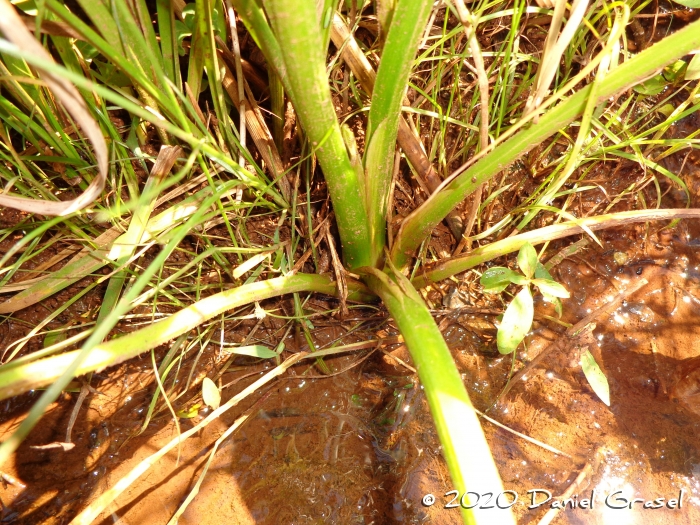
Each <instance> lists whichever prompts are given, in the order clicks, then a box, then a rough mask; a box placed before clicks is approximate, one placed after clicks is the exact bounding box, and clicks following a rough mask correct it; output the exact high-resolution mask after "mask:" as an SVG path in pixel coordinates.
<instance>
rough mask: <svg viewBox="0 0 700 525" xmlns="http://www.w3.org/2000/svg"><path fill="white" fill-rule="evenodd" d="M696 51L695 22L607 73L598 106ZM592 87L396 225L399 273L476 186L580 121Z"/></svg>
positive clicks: (699, 39)
mask: <svg viewBox="0 0 700 525" xmlns="http://www.w3.org/2000/svg"><path fill="white" fill-rule="evenodd" d="M699 48H700V21H696V22H693V23H691V24H688V25H687V26H686V27H684V28H683V29H681V30H679V31H678V32H676V33H674V34H672V35H670V36H668V37H666V38H664V39H663V40H662V41H660V42H658V43H657V44H655V45H653V46H651V47H650V48H648V49H646V50H645V51H642V52H641V53H639V54H638V55H637V56H635V57H634V58H632V59H631V60H629V61H627V62H625V63H624V64H622V65H620V66H619V67H618V68H616V69H614V70H613V71H611V72H610V73H609V74H608V75H607V76H606V77H605V79H603V80H602V81H601V82H600V84H599V85H598V87H597V95H598V96H597V101H596V103H597V104H598V103H601V102H603V101H605V100H606V99H609V98H610V97H612V96H615V95H617V94H619V93H621V92H623V91H625V90H627V89H629V88H631V87H632V86H634V85H636V84H638V83H640V82H642V81H644V80H645V79H647V78H649V77H651V76H653V75H655V74H656V73H658V72H659V71H660V70H661V69H663V67H664V66H666V65H667V64H669V63H671V62H673V61H674V60H676V59H678V58H679V57H682V56H684V55H686V54H688V53H689V52H691V51H692V50H694V49H699ZM591 90H592V86H590V85H589V86H586V87H585V88H582V89H581V90H580V91H578V92H577V93H576V94H574V95H572V96H571V97H569V98H568V99H566V100H564V101H563V102H561V103H560V104H559V105H558V106H556V107H555V108H554V109H552V110H550V111H548V112H547V113H545V114H544V115H543V116H542V117H541V118H540V120H539V122H538V123H537V124H533V125H532V126H531V127H530V128H529V129H527V130H525V131H521V132H520V133H518V134H517V135H515V136H513V137H512V138H510V139H508V140H506V141H505V142H503V143H502V144H500V145H498V146H496V148H494V150H493V151H492V152H491V153H489V154H488V155H486V156H485V157H483V158H482V159H480V160H479V161H478V162H476V163H475V164H474V165H473V166H471V167H470V168H469V169H467V170H466V171H465V172H464V173H462V174H461V175H459V176H458V177H457V178H455V179H454V180H453V181H452V182H450V183H449V184H447V186H445V188H443V189H442V190H441V191H439V192H437V193H434V194H433V195H432V196H431V197H430V198H429V199H428V200H427V201H426V202H425V203H423V205H422V206H420V207H419V208H417V209H416V210H415V211H414V212H413V213H411V214H410V215H409V216H408V217H407V218H406V219H405V220H404V221H403V223H402V224H401V229H400V230H399V233H398V234H397V237H396V240H395V242H394V246H393V249H392V253H391V257H392V260H393V262H394V264H395V265H396V266H397V267H404V266H405V265H406V264H407V263H408V260H409V258H410V257H411V256H412V255H413V254H414V252H415V250H416V249H417V248H418V246H420V244H421V242H423V240H424V239H425V238H426V237H427V236H428V235H430V232H431V231H432V230H433V228H435V226H437V225H438V224H439V223H440V222H441V221H442V220H443V219H444V218H445V217H446V216H447V214H448V213H449V212H450V211H451V210H452V209H453V208H454V207H455V206H457V204H459V203H460V202H461V201H462V200H464V198H466V197H467V196H468V195H469V194H470V193H472V192H473V191H474V190H475V189H476V188H477V187H479V185H481V184H482V183H484V182H486V181H488V180H489V179H491V178H492V177H494V176H495V175H497V174H498V173H500V172H501V171H502V170H504V169H505V168H506V167H507V166H508V165H510V164H511V163H512V162H513V161H515V160H516V159H517V158H518V157H520V156H522V155H524V154H525V153H527V152H528V151H530V149H532V148H533V147H534V146H536V145H537V144H539V143H541V142H542V141H544V140H546V139H547V138H548V137H550V136H552V135H553V134H555V133H556V132H557V131H559V130H560V129H562V128H564V127H566V126H567V125H568V124H569V123H571V122H572V121H573V120H574V119H575V118H576V117H578V116H579V115H581V113H582V112H583V111H584V109H585V107H586V103H587V100H588V98H589V95H590V93H591Z"/></svg>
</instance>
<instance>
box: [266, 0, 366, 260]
mask: <svg viewBox="0 0 700 525" xmlns="http://www.w3.org/2000/svg"><path fill="white" fill-rule="evenodd" d="M265 7H266V11H267V13H268V15H269V17H270V22H271V25H272V28H273V30H274V32H275V35H276V37H277V41H278V42H279V47H280V51H281V54H282V58H283V60H284V63H285V66H286V69H287V76H288V81H289V84H290V85H291V89H292V97H293V98H292V103H293V104H294V108H295V109H296V112H297V115H298V116H299V120H300V121H301V124H302V126H303V128H304V130H305V132H306V135H307V137H308V140H309V143H310V144H311V146H312V148H313V150H314V153H315V154H316V156H317V157H318V160H319V162H320V164H321V167H322V168H323V173H324V175H325V179H326V183H327V184H328V190H329V192H330V194H331V200H332V201H333V208H334V209H335V216H336V222H337V224H338V230H339V233H340V240H341V243H342V245H343V257H344V259H345V263H346V265H347V266H348V267H349V268H351V269H352V268H357V267H359V266H367V265H371V264H373V261H371V258H370V254H371V251H370V236H369V226H368V221H367V212H366V210H365V206H364V203H363V202H364V201H363V198H362V192H361V191H360V182H359V179H358V176H357V172H356V171H355V169H354V168H353V166H352V164H351V162H350V159H349V157H348V152H347V150H346V148H345V142H344V141H343V136H342V134H341V131H340V125H339V124H338V119H337V117H336V114H335V109H334V107H333V100H332V99H331V92H330V89H329V79H328V74H327V72H326V63H325V52H324V48H323V44H322V41H321V33H320V31H319V22H318V18H317V15H316V6H315V3H314V2H313V1H311V0H299V1H297V2H293V3H290V2H288V1H285V0H269V1H266V2H265ZM299 94H303V96H298V95H299ZM295 95H297V96H295Z"/></svg>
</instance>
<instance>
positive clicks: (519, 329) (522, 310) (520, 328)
mask: <svg viewBox="0 0 700 525" xmlns="http://www.w3.org/2000/svg"><path fill="white" fill-rule="evenodd" d="M534 314H535V311H534V308H533V305H532V294H531V293H530V288H528V287H527V286H526V287H525V288H523V289H522V290H520V292H518V295H516V296H515V298H514V299H513V301H512V302H511V303H510V304H509V305H508V308H506V312H505V313H504V314H503V321H501V324H500V326H499V327H498V334H497V335H496V342H497V343H498V351H499V352H500V353H502V354H510V353H511V352H513V351H514V350H515V349H516V348H517V347H518V345H519V344H520V343H521V342H522V340H523V339H525V336H526V335H527V333H528V332H529V331H530V327H531V326H532V319H533V317H534Z"/></svg>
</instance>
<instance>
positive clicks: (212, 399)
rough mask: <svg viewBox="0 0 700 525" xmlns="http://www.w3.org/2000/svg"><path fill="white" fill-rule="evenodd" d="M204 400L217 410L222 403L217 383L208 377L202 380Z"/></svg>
mask: <svg viewBox="0 0 700 525" xmlns="http://www.w3.org/2000/svg"><path fill="white" fill-rule="evenodd" d="M202 401H204V404H205V405H207V406H208V407H210V408H211V409H212V410H216V409H217V408H219V405H220V404H221V392H219V389H218V388H217V386H216V383H214V381H212V380H211V379H209V378H208V377H205V378H204V380H203V381H202Z"/></svg>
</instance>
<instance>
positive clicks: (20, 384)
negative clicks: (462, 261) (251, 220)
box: [0, 274, 369, 463]
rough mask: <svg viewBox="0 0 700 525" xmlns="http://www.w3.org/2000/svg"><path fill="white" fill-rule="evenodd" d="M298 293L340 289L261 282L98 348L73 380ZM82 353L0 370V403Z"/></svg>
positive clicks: (314, 278) (301, 280)
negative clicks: (234, 312) (236, 311)
mask: <svg viewBox="0 0 700 525" xmlns="http://www.w3.org/2000/svg"><path fill="white" fill-rule="evenodd" d="M348 284H349V287H350V288H351V295H350V299H352V298H353V297H356V298H358V299H368V298H369V297H368V294H367V293H366V292H363V291H362V290H363V288H362V287H361V286H360V287H358V286H357V285H352V284H351V283H348ZM294 292H318V293H324V294H327V295H335V293H336V285H335V283H334V282H333V281H331V280H330V277H327V276H325V275H304V274H297V275H291V276H286V277H276V278H274V279H270V280H267V281H259V282H255V283H251V284H246V285H243V286H240V287H238V288H233V289H231V290H226V291H224V292H219V293H217V294H214V295H211V296H209V297H207V298H205V299H202V300H200V301H197V302H196V303H194V304H192V305H190V306H188V307H187V308H184V309H182V310H180V311H179V312H177V313H175V314H173V315H172V316H170V317H168V318H167V319H164V320H162V321H159V322H157V323H153V324H151V325H149V326H147V327H145V328H141V329H140V330H136V331H134V332H130V333H129V334H126V335H124V336H122V337H119V338H117V339H112V340H109V341H107V342H105V343H102V344H99V345H97V346H95V347H94V348H93V350H92V351H91V352H90V354H89V355H88V356H87V357H86V359H85V360H84V361H83V363H82V364H81V365H80V366H79V367H78V368H77V369H76V370H75V375H82V374H86V373H88V372H94V371H96V370H102V369H104V368H105V367H108V366H112V365H115V364H118V363H123V362H124V361H126V360H128V359H131V358H132V357H135V356H137V355H140V354H142V353H144V352H147V351H148V350H150V349H151V348H155V347H156V346H158V345H161V344H163V343H166V342H167V341H169V340H171V339H174V338H176V337H178V336H179V335H181V334H183V333H186V332H188V331H190V330H192V329H193V328H196V327H197V326H200V325H201V324H202V323H204V322H206V321H208V320H209V319H212V318H214V317H216V316H217V315H220V314H222V313H223V312H226V311H228V310H230V309H232V308H236V307H238V306H242V305H245V304H249V303H252V302H254V301H262V300H264V299H269V298H270V297H277V296H279V295H283V294H288V293H294ZM352 292H355V293H352ZM355 294H358V295H355ZM79 353H80V350H75V351H72V352H67V353H65V354H61V355H58V356H53V357H49V358H47V359H42V360H40V361H35V362H31V363H28V364H26V365H23V366H19V367H11V366H9V367H8V366H0V399H6V398H8V397H11V396H14V395H18V394H20V393H23V392H27V391H28V390H32V389H35V388H41V387H44V386H46V385H49V384H51V383H52V382H53V381H55V380H56V379H57V378H58V377H59V376H60V375H61V374H62V373H63V371H64V370H65V369H66V368H67V367H68V366H69V365H70V363H71V362H72V361H73V360H74V359H75V357H76V356H77V355H78V354H79ZM0 463H2V461H0Z"/></svg>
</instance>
